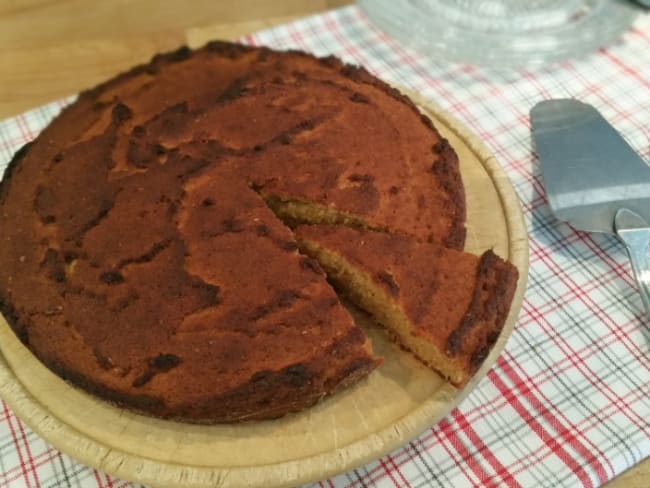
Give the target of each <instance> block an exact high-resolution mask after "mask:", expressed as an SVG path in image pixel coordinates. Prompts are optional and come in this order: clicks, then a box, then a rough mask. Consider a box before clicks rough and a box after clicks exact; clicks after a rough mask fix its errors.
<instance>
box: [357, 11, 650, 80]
mask: <svg viewBox="0 0 650 488" xmlns="http://www.w3.org/2000/svg"><path fill="white" fill-rule="evenodd" d="M357 3H358V4H359V6H360V7H361V8H362V9H363V11H364V12H365V13H366V15H367V16H368V17H369V18H370V20H371V21H372V22H373V23H374V24H376V25H377V26H378V27H379V28H380V29H382V30H384V31H385V32H386V33H388V34H389V35H390V36H392V37H393V38H395V39H396V40H397V41H399V42H400V43H402V44H403V45H405V46H408V47H412V48H415V49H416V50H418V51H420V52H422V53H426V54H429V55H430V56H432V57H439V58H443V59H447V60H450V61H458V62H464V63H471V64H480V65H485V66H491V67H534V66H540V65H543V64H547V63H550V62H553V61H560V60H563V59H568V58H572V57H576V56H580V55H584V54H586V53H588V52H590V51H593V50H594V49H596V48H598V47H601V46H605V45H607V44H609V43H611V42H613V41H614V40H616V39H617V38H618V37H620V35H621V34H622V33H623V32H624V31H625V30H626V29H627V28H628V27H629V26H630V25H631V24H632V22H633V21H634V19H635V18H636V16H637V14H638V13H639V9H638V7H635V6H634V5H633V4H632V3H631V2H629V1H623V0H358V2H357Z"/></svg>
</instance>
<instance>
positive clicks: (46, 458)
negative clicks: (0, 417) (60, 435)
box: [1, 442, 61, 484]
mask: <svg viewBox="0 0 650 488" xmlns="http://www.w3.org/2000/svg"><path fill="white" fill-rule="evenodd" d="M14 444H15V442H14ZM59 456H61V453H60V452H59V451H57V450H56V449H53V448H51V449H48V450H47V451H44V452H42V453H40V454H39V455H38V456H36V457H34V467H35V468H39V467H41V466H45V465H46V464H47V463H49V462H51V461H53V460H54V459H56V458H58V457H59ZM24 469H25V467H24V466H23V464H22V463H19V464H18V465H17V466H14V467H13V468H10V469H8V470H6V471H5V472H3V473H2V475H1V477H2V479H3V480H4V482H5V483H6V484H8V483H10V482H11V481H15V480H17V479H19V478H21V477H23V476H24ZM34 475H35V476H37V471H36V470H34Z"/></svg>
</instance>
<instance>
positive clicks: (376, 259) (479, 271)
mask: <svg viewBox="0 0 650 488" xmlns="http://www.w3.org/2000/svg"><path fill="white" fill-rule="evenodd" d="M295 235H296V237H297V240H298V243H299V246H300V248H301V250H302V252H304V253H306V254H308V255H310V256H311V257H313V258H314V259H316V260H317V261H318V262H319V263H320V265H321V266H322V267H323V268H324V269H325V271H326V273H327V276H328V277H329V279H330V280H331V281H332V283H333V284H334V285H335V287H337V288H338V289H339V291H340V292H342V293H344V294H346V295H347V296H348V297H349V298H350V299H351V300H352V301H353V302H354V303H355V304H356V305H358V306H359V307H361V308H363V309H365V310H366V311H367V312H369V313H370V314H372V315H373V317H374V318H375V319H376V320H377V322H379V323H380V324H381V325H383V326H384V327H386V329H387V330H388V331H389V333H390V334H391V336H392V337H393V338H394V340H395V341H396V342H397V343H398V344H400V345H401V346H402V347H404V348H406V349H408V350H409V351H411V352H412V353H413V354H414V355H415V356H416V357H418V358H419V359H420V360H421V361H422V362H424V363H425V364H427V365H428V366H429V367H431V368H432V369H434V370H436V371H438V372H439V373H440V374H441V375H442V376H443V377H445V378H446V379H448V380H449V381H450V382H451V383H452V384H454V385H456V386H463V385H464V384H465V383H466V382H467V381H468V380H469V379H470V378H471V377H472V375H473V374H474V373H475V371H476V370H477V369H478V367H479V366H480V365H481V363H482V362H483V360H484V359H485V357H486V356H487V354H488V352H489V351H490V349H491V347H492V346H493V344H494V342H495V341H496V339H497V337H498V336H499V333H500V332H501V329H502V328H503V325H504V322H505V319H506V316H507V313H508V310H509V308H510V303H511V301H512V297H513V294H514V291H515V287H516V284H517V277H518V272H517V268H515V267H514V266H513V265H512V264H510V263H509V262H507V261H504V260H503V259H501V258H499V257H498V256H497V255H496V254H494V253H493V252H492V251H490V250H489V251H486V252H484V253H483V254H482V255H481V256H480V257H479V256H474V255H472V254H469V253H466V252H463V251H458V250H455V249H449V248H445V247H441V246H438V245H435V244H431V243H423V242H418V241H417V240H416V239H414V238H412V237H410V236H406V235H401V234H388V233H384V232H375V231H371V230H363V229H353V228H350V227H344V226H331V225H311V226H299V227H298V228H297V229H296V230H295Z"/></svg>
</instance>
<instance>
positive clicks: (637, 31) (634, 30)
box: [628, 27, 650, 43]
mask: <svg viewBox="0 0 650 488" xmlns="http://www.w3.org/2000/svg"><path fill="white" fill-rule="evenodd" d="M628 32H631V33H632V34H635V35H637V36H639V37H640V38H641V39H643V40H644V41H647V42H648V43H650V36H648V35H647V34H646V33H645V32H643V31H642V30H641V29H637V28H636V27H632V28H631V29H630V30H629V31H628Z"/></svg>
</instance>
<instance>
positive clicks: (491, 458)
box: [451, 409, 521, 487]
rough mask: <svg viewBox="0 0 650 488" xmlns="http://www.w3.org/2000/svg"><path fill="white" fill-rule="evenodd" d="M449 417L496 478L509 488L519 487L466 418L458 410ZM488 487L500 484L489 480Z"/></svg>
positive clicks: (491, 479)
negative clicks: (492, 470)
mask: <svg viewBox="0 0 650 488" xmlns="http://www.w3.org/2000/svg"><path fill="white" fill-rule="evenodd" d="M451 416H452V417H453V418H454V420H455V421H456V423H457V424H458V427H460V429H461V430H462V431H463V432H464V433H465V435H466V436H467V438H468V439H469V440H470V441H471V442H472V444H474V446H475V447H476V449H477V450H478V452H479V453H481V455H482V456H483V457H484V458H485V460H486V461H487V462H488V463H489V464H490V466H492V469H494V471H495V473H496V476H497V477H499V478H500V479H501V480H502V481H503V482H505V483H506V485H508V486H509V487H521V485H520V484H519V483H518V482H517V480H515V478H514V477H513V476H512V474H510V472H509V471H508V470H507V469H506V467H505V466H504V465H503V464H501V462H499V460H498V459H497V458H496V457H495V455H494V453H493V452H492V451H491V450H490V449H488V447H487V446H486V445H485V443H484V442H483V440H482V439H481V437H480V436H479V435H478V434H477V433H476V431H475V430H474V428H473V427H472V425H471V424H470V423H469V422H468V421H467V417H465V415H463V413H462V412H461V411H460V410H459V409H454V410H453V411H452V412H451ZM489 481H490V485H494V486H495V487H498V486H500V483H497V482H496V481H495V480H494V479H493V478H490V480H489Z"/></svg>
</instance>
